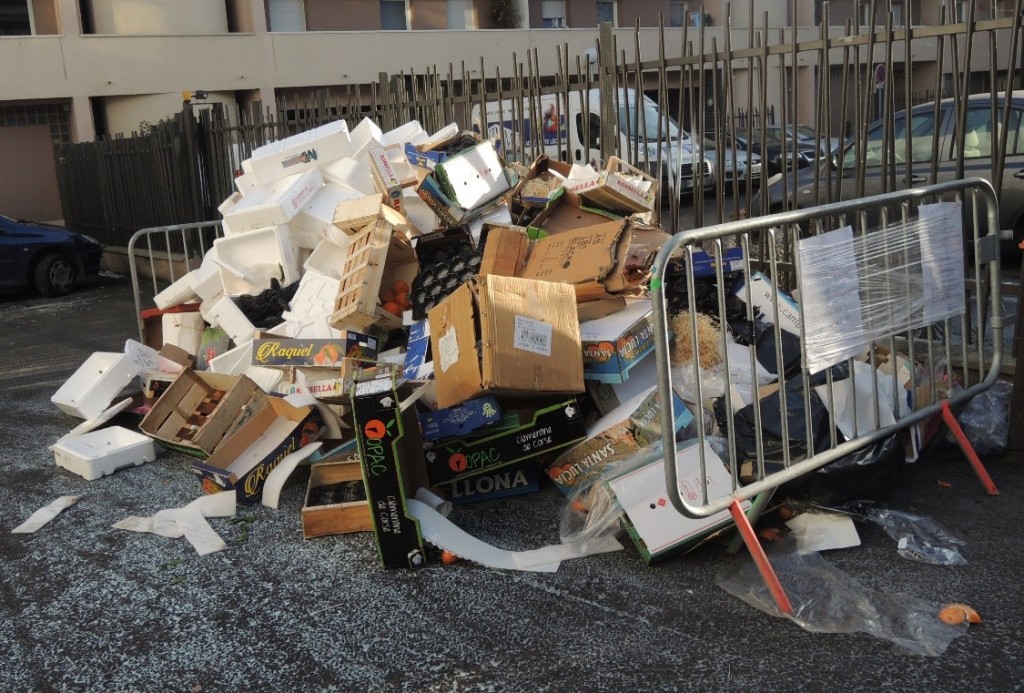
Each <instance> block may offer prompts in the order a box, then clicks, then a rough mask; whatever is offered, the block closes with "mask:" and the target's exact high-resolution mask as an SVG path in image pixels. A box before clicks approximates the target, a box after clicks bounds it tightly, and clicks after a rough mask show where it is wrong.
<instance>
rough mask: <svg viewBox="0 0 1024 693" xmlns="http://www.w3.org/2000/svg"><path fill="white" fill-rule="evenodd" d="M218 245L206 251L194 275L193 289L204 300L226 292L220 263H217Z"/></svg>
mask: <svg viewBox="0 0 1024 693" xmlns="http://www.w3.org/2000/svg"><path fill="white" fill-rule="evenodd" d="M217 258H218V253H217V247H216V246H214V247H212V248H210V249H209V250H208V251H206V255H204V256H203V261H202V263H201V264H200V265H199V267H197V268H196V269H195V270H193V272H194V274H193V275H192V291H194V292H195V294H196V296H198V297H199V298H200V299H202V300H203V301H209V300H210V299H216V298H217V297H218V296H220V295H221V294H223V293H224V282H222V281H221V279H220V265H219V264H217Z"/></svg>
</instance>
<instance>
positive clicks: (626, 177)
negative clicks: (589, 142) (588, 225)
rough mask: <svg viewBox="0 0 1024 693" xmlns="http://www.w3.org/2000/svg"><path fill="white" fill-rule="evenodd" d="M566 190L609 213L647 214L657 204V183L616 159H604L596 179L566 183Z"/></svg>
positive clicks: (638, 170) (612, 157)
mask: <svg viewBox="0 0 1024 693" xmlns="http://www.w3.org/2000/svg"><path fill="white" fill-rule="evenodd" d="M566 187H567V188H568V189H569V190H571V191H572V192H574V193H576V194H578V195H580V196H581V197H583V198H584V199H586V200H587V201H588V202H590V203H591V204H593V205H595V206H597V207H601V208H603V209H609V210H613V211H623V212H649V211H651V210H653V209H654V208H655V206H656V204H657V200H658V181H657V180H655V179H654V178H652V177H651V176H649V175H647V174H646V173H644V172H643V171H641V170H640V169H638V168H634V167H633V166H630V165H629V164H627V163H626V162H625V161H623V160H622V159H620V158H618V157H616V156H611V157H608V164H607V166H606V167H605V169H604V170H603V171H601V172H600V173H598V175H597V176H595V177H593V178H590V179H585V180H570V181H569V182H568V183H567V184H566Z"/></svg>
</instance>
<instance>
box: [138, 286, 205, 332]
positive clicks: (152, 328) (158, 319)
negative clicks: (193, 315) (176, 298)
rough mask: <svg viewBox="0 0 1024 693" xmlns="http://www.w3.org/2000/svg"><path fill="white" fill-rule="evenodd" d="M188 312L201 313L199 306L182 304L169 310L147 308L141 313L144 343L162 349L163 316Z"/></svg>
mask: <svg viewBox="0 0 1024 693" xmlns="http://www.w3.org/2000/svg"><path fill="white" fill-rule="evenodd" d="M219 282H220V280H219V279H218V283H219ZM187 312H199V304H198V303H182V304H179V305H176V306H170V307H169V308H163V309H161V308H146V309H144V310H141V311H139V319H140V320H141V321H142V343H143V344H145V345H146V346H148V347H153V348H154V349H159V348H160V347H162V346H163V345H164V336H163V324H164V318H163V316H164V315H165V314H167V313H187Z"/></svg>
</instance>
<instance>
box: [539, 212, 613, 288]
mask: <svg viewBox="0 0 1024 693" xmlns="http://www.w3.org/2000/svg"><path fill="white" fill-rule="evenodd" d="M632 236H633V227H632V224H631V222H630V221H629V220H627V219H621V220H618V221H606V222H605V223H603V224H597V225H595V226H589V227H586V228H582V229H577V230H575V231H566V232H564V233H559V234H556V235H553V236H548V237H546V238H542V239H540V240H539V241H537V242H536V243H535V244H534V246H533V250H532V251H531V252H530V259H529V260H527V262H526V268H525V269H524V270H523V271H522V273H521V274H520V276H521V277H523V278H524V279H540V280H544V281H558V282H566V283H568V284H572V285H574V286H575V288H576V296H577V300H579V301H581V302H582V301H590V300H595V299H598V298H609V297H611V296H612V295H613V294H614V293H616V292H620V291H623V290H625V289H627V288H629V284H628V282H627V280H626V277H625V276H624V274H623V272H622V271H621V269H620V268H624V267H625V263H626V257H627V255H628V253H629V243H630V240H631V238H632Z"/></svg>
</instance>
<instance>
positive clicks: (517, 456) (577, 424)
mask: <svg viewBox="0 0 1024 693" xmlns="http://www.w3.org/2000/svg"><path fill="white" fill-rule="evenodd" d="M586 436H587V429H586V426H584V423H583V416H582V412H581V411H580V407H579V404H578V403H577V402H576V399H575V398H574V397H572V398H569V399H566V400H562V401H559V402H557V403H554V404H548V405H546V406H543V407H541V408H538V409H533V410H529V409H523V410H512V411H507V412H506V413H505V416H504V420H503V422H502V424H499V425H498V427H497V428H496V429H495V430H494V431H488V432H487V433H484V434H481V435H475V436H467V437H464V438H448V439H445V440H442V441H440V442H438V443H437V444H435V445H433V446H432V447H431V448H429V449H428V451H427V454H426V460H427V475H428V477H429V479H430V483H431V484H443V483H446V482H450V481H456V480H459V479H465V478H467V477H470V476H473V475H475V474H481V473H483V472H487V471H492V470H495V469H498V468H501V467H505V466H507V465H510V464H514V463H516V462H521V461H522V460H530V459H534V458H537V457H539V456H541V455H549V454H552V453H554V452H556V451H558V450H561V449H563V448H566V447H568V446H570V445H573V444H575V443H579V442H580V441H582V440H584V439H585V438H586Z"/></svg>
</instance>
